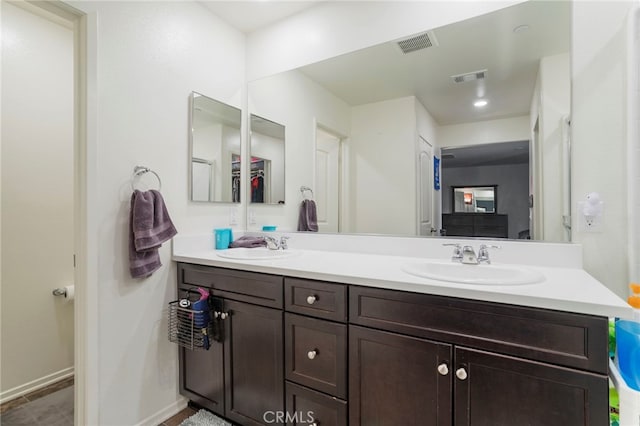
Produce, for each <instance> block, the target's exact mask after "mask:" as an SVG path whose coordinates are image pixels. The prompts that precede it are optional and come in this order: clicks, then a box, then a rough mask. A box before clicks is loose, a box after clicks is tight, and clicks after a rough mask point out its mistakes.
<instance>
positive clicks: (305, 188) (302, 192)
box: [300, 186, 313, 198]
mask: <svg viewBox="0 0 640 426" xmlns="http://www.w3.org/2000/svg"><path fill="white" fill-rule="evenodd" d="M305 191H309V192H311V198H313V189H311V188H309V187H308V186H301V187H300V193H301V194H302V198H304V193H305Z"/></svg>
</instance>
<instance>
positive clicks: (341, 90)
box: [249, 1, 571, 241]
mask: <svg viewBox="0 0 640 426" xmlns="http://www.w3.org/2000/svg"><path fill="white" fill-rule="evenodd" d="M363 7H366V6H364V5H363ZM405 42H406V43H405ZM407 46H409V47H408V48H407ZM570 49H571V3H570V2H560V1H551V2H545V1H527V2H523V3H519V4H516V5H513V6H510V7H507V8H503V9H500V10H497V11H495V12H491V13H488V14H485V15H480V16H477V17H474V18H471V19H468V20H464V21H460V22H456V23H453V24H450V25H446V26H443V27H439V28H425V31H424V32H423V33H420V34H409V35H407V38H405V39H403V40H392V41H389V42H388V43H383V44H380V45H377V46H373V47H370V48H366V49H363V50H360V51H356V52H352V53H349V54H346V55H342V56H338V57H335V58H331V59H328V60H325V61H321V62H318V63H314V64H310V65H307V66H304V67H301V68H298V69H295V70H291V71H287V72H284V73H280V74H276V75H273V76H269V77H266V78H263V79H259V80H255V81H252V82H250V83H249V104H250V105H252V107H254V108H255V110H256V111H260V112H261V113H263V114H265V116H268V117H274V119H276V120H277V121H278V122H280V123H282V124H283V125H284V126H286V128H287V136H288V138H289V140H292V141H295V143H294V144H291V146H290V147H288V150H290V151H291V154H290V155H292V156H295V161H288V163H287V166H286V172H287V180H288V185H291V188H289V192H288V193H289V194H294V193H296V188H298V187H300V185H306V186H309V187H311V188H312V189H313V190H314V192H315V197H316V204H318V210H319V211H324V210H325V209H326V208H328V207H327V206H331V208H332V209H334V210H335V211H337V214H338V217H339V219H338V220H337V222H338V224H339V226H338V227H337V228H333V229H338V231H339V232H347V233H374V234H393V235H435V234H437V233H438V232H437V231H438V230H439V229H440V228H444V225H443V220H444V219H443V217H444V216H443V215H447V214H450V213H451V211H450V209H451V206H452V204H451V197H452V192H451V188H452V187H453V186H462V185H464V186H469V187H470V186H478V185H487V184H491V185H492V184H497V185H498V188H499V189H498V191H499V192H500V194H499V199H500V203H499V204H498V205H497V211H496V213H495V214H499V215H503V216H504V220H505V221H506V222H508V229H509V233H508V235H504V237H508V238H514V239H515V238H523V237H522V236H523V235H526V236H531V238H533V239H539V240H546V241H567V239H568V237H567V233H566V229H565V228H564V227H563V215H566V214H568V212H567V211H566V209H565V206H567V205H569V203H568V201H569V199H568V196H569V195H568V191H566V190H564V189H563V188H568V182H562V176H563V175H567V174H565V173H564V171H565V170H566V167H568V163H569V161H568V156H567V155H566V152H567V151H566V150H563V148H562V147H563V144H567V146H568V134H569V133H568V131H567V129H566V123H567V122H568V116H569V114H570V86H571V85H570V76H571V74H570ZM478 101H484V103H482V102H478ZM474 103H475V105H474ZM563 123H564V124H563ZM326 131H328V132H329V133H330V134H333V135H339V136H337V137H336V138H335V139H336V142H335V144H333V145H334V147H333V148H331V150H332V151H331V152H333V154H332V156H331V157H329V156H328V155H325V152H324V151H327V150H324V151H323V152H322V153H321V152H320V151H321V148H320V137H321V135H322V134H323V132H326ZM421 141H428V142H425V143H422V142H421ZM423 145H424V146H423ZM462 148H466V149H471V152H473V153H474V154H471V155H470V156H471V157H477V158H475V159H474V161H468V162H467V164H463V162H457V163H456V162H453V163H452V162H451V160H453V159H454V157H456V156H458V157H459V158H462V157H468V155H467V154H464V153H463V152H462V151H457V152H456V151H454V149H462ZM323 149H324V148H323ZM327 152H328V151H327ZM483 152H484V153H483ZM563 152H565V154H563ZM522 154H526V155H522ZM288 155H289V154H288ZM258 156H259V155H258ZM425 156H427V157H429V158H423V157H425ZM291 158H294V157H291ZM327 158H331V160H330V161H332V162H334V163H335V164H334V165H333V166H331V167H332V168H330V169H331V170H335V173H334V174H333V175H334V176H337V177H338V178H339V180H340V182H339V183H338V186H337V188H338V189H337V190H332V191H331V192H330V193H327V194H321V193H319V192H320V191H322V188H324V187H327V185H324V184H323V183H322V182H318V179H319V177H318V176H319V173H318V169H319V168H320V165H319V161H320V159H327ZM419 158H420V159H421V160H420V161H419V160H418V159H419ZM422 160H424V161H422ZM439 160H440V162H439ZM323 161H325V160H323ZM326 161H329V160H326ZM423 163H424V164H440V165H441V167H442V169H441V171H442V173H441V174H440V176H438V177H439V179H436V180H439V183H440V187H439V188H438V187H436V188H434V187H433V180H430V182H432V183H431V184H430V186H429V185H427V186H425V185H423V184H421V183H420V179H423V180H424V177H423V176H422V177H421V172H420V171H421V170H422V168H421V164H423ZM322 167H327V169H329V166H327V165H323V166H322ZM445 167H446V169H445ZM433 172H434V171H433V170H432V171H431V173H433ZM514 173H517V174H518V176H517V179H518V184H517V188H516V186H515V184H514V185H511V182H512V181H513V182H515V180H516V176H515V175H514ZM456 176H464V181H463V182H459V181H458V180H456ZM426 181H427V180H425V182H426ZM427 187H428V188H427ZM426 189H428V190H429V191H428V192H426ZM325 200H327V201H326V203H327V206H322V205H320V204H321V203H324V202H325ZM299 201H301V198H300V199H298V200H294V202H292V203H288V205H287V206H286V208H285V209H284V211H283V215H282V223H280V225H282V226H284V227H287V228H290V229H291V228H293V229H295V223H296V220H297V210H298V205H299ZM424 210H429V211H430V212H432V214H431V215H426V216H428V217H430V218H432V219H431V221H430V222H429V223H422V222H424V217H426V216H425V214H424ZM319 216H320V215H319ZM319 220H320V217H319ZM506 227H507V225H505V226H504V228H505V229H506ZM429 228H433V229H431V230H430V229H429ZM321 229H322V227H321ZM500 232H501V234H500V235H501V236H502V233H503V231H500Z"/></svg>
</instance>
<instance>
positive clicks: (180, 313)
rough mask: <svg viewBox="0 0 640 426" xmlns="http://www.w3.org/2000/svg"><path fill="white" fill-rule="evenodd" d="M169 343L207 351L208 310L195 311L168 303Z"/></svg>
mask: <svg viewBox="0 0 640 426" xmlns="http://www.w3.org/2000/svg"><path fill="white" fill-rule="evenodd" d="M168 312H169V341H170V342H173V343H176V344H178V345H179V346H182V347H184V348H187V349H191V350H194V349H205V350H207V349H209V334H210V331H211V330H210V327H211V321H210V320H209V318H210V312H209V309H206V310H195V309H192V308H190V307H182V306H180V300H175V301H173V302H169V311H168Z"/></svg>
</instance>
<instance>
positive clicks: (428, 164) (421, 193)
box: [418, 136, 433, 235]
mask: <svg viewBox="0 0 640 426" xmlns="http://www.w3.org/2000/svg"><path fill="white" fill-rule="evenodd" d="M418 144H419V147H418V235H431V229H432V228H433V147H432V146H431V145H430V144H429V142H427V141H426V140H425V139H423V138H422V137H421V136H420V137H419V141H418Z"/></svg>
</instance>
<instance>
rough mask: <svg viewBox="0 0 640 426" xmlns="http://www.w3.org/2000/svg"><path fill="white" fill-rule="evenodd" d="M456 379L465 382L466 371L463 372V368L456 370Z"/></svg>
mask: <svg viewBox="0 0 640 426" xmlns="http://www.w3.org/2000/svg"><path fill="white" fill-rule="evenodd" d="M456 377H457V378H458V379H460V380H467V377H468V375H467V370H465V369H464V368H458V369H457V370H456Z"/></svg>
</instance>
